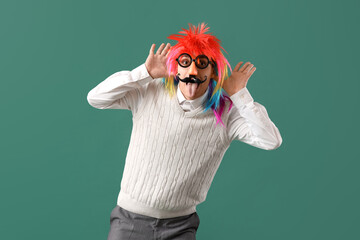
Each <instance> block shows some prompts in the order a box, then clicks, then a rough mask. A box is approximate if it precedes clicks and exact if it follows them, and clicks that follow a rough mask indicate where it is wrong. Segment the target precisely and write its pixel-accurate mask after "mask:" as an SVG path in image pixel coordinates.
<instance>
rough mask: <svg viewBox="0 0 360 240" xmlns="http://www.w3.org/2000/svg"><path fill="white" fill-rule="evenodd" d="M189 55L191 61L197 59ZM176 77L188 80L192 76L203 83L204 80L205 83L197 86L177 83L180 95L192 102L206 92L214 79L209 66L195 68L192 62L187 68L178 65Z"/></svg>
mask: <svg viewBox="0 0 360 240" xmlns="http://www.w3.org/2000/svg"><path fill="white" fill-rule="evenodd" d="M189 55H190V56H191V58H192V59H195V58H196V57H197V56H194V55H193V54H189ZM178 76H179V77H180V78H181V79H184V78H188V77H191V76H194V77H196V78H198V79H200V80H201V81H204V80H205V79H206V81H205V82H203V83H201V84H199V86H198V84H197V83H185V82H182V81H179V88H180V90H181V92H182V94H183V95H184V97H185V98H186V99H187V100H193V99H196V98H198V97H200V96H202V95H203V94H204V93H205V92H206V89H207V88H208V86H209V83H210V79H211V78H215V73H214V70H213V67H212V65H211V64H209V65H208V66H207V67H206V68H204V69H201V68H199V67H198V66H196V64H195V62H194V61H192V62H191V65H190V66H189V67H182V66H180V65H179V64H178Z"/></svg>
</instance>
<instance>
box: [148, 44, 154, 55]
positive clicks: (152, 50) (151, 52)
mask: <svg viewBox="0 0 360 240" xmlns="http://www.w3.org/2000/svg"><path fill="white" fill-rule="evenodd" d="M154 50H155V44H154V43H153V44H152V45H151V48H150V52H149V54H150V55H154Z"/></svg>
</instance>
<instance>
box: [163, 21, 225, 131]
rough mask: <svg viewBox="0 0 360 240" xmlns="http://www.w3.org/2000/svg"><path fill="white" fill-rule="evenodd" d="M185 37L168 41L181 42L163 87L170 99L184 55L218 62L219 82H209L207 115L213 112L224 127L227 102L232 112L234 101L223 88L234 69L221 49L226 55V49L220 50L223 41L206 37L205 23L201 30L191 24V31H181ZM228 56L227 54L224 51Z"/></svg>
mask: <svg viewBox="0 0 360 240" xmlns="http://www.w3.org/2000/svg"><path fill="white" fill-rule="evenodd" d="M182 29H183V30H184V31H180V32H179V33H183V34H185V35H180V34H172V35H170V36H169V37H168V38H169V39H172V40H176V41H178V43H177V44H176V45H174V46H172V47H171V48H170V50H169V53H168V57H167V59H166V66H167V71H168V76H169V77H167V78H164V79H163V83H164V85H165V87H166V89H167V90H168V92H169V94H170V96H171V97H172V96H174V94H175V87H174V86H177V85H178V84H179V81H178V80H176V78H174V76H176V74H177V70H178V62H177V61H176V58H177V57H178V56H179V55H180V54H182V53H189V54H193V55H195V56H197V55H200V54H204V55H206V56H207V57H208V58H209V59H210V60H211V61H213V62H215V64H214V65H212V66H213V67H214V70H215V73H216V75H217V77H218V79H217V81H215V80H214V79H210V80H209V81H210V83H209V92H208V96H207V101H205V102H204V103H203V104H204V108H205V110H204V112H206V111H207V110H209V109H210V108H211V109H212V110H213V112H214V114H215V117H216V119H217V121H216V124H218V123H219V122H220V123H221V124H222V125H223V126H224V123H223V122H222V120H221V116H222V113H223V112H224V107H225V100H226V99H227V100H228V101H230V106H229V110H228V111H230V109H231V107H232V101H231V99H230V98H229V97H228V96H227V95H224V93H225V94H226V92H225V91H223V90H224V89H223V88H222V86H223V83H224V81H225V80H226V79H227V78H228V69H227V67H228V66H229V68H230V71H232V70H231V66H230V64H229V62H228V61H227V60H226V58H225V57H224V55H223V53H222V52H221V49H223V50H224V51H225V49H224V48H223V47H221V46H220V40H219V39H218V38H216V37H215V36H213V35H210V34H209V33H206V32H207V31H208V30H209V27H206V24H205V23H201V25H198V27H196V26H194V25H192V24H190V23H189V30H186V29H184V28H182ZM225 52H226V51H225Z"/></svg>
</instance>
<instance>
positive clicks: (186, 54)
mask: <svg viewBox="0 0 360 240" xmlns="http://www.w3.org/2000/svg"><path fill="white" fill-rule="evenodd" d="M183 55H185V56H188V57H189V58H190V63H189V64H188V65H183V64H181V63H180V60H179V59H180V57H181V56H183ZM200 57H201V58H206V60H207V64H206V66H205V67H204V66H199V65H198V61H197V60H198V59H199V58H200ZM176 61H177V62H178V63H179V65H180V66H181V67H183V68H188V67H190V65H191V63H192V62H195V65H196V67H197V68H200V69H205V68H207V67H208V66H209V64H213V61H211V60H209V58H208V57H207V56H206V55H199V56H197V57H196V58H195V59H193V58H192V57H191V56H190V54H188V53H182V54H180V55H179V57H178V58H177V59H176Z"/></svg>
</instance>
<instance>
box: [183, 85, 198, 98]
mask: <svg viewBox="0 0 360 240" xmlns="http://www.w3.org/2000/svg"><path fill="white" fill-rule="evenodd" d="M198 87H199V84H198V83H186V88H187V90H188V92H189V94H190V95H192V96H194V95H195V93H196V89H198Z"/></svg>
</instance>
